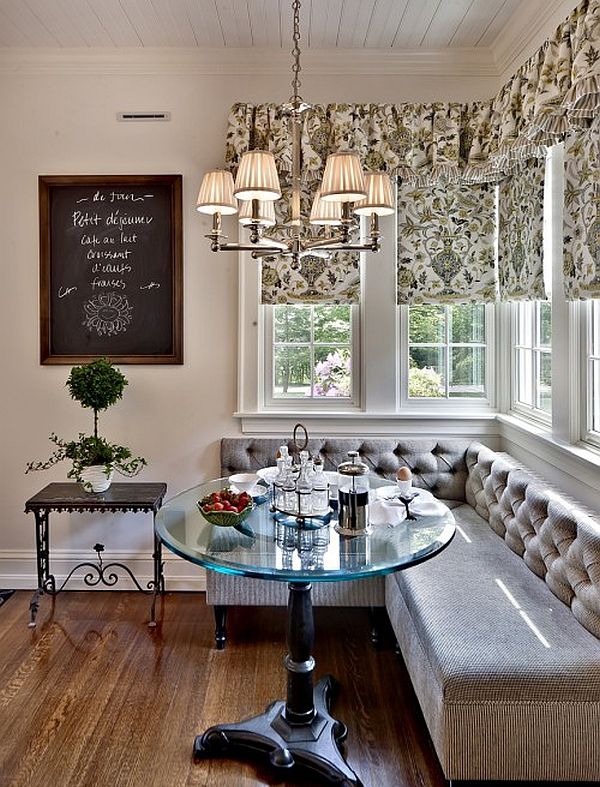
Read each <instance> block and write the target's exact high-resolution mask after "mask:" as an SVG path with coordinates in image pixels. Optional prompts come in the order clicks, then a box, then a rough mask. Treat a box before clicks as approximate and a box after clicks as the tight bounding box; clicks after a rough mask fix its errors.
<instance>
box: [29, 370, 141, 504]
mask: <svg viewBox="0 0 600 787" xmlns="http://www.w3.org/2000/svg"><path fill="white" fill-rule="evenodd" d="M126 385H127V380H126V378H125V375H124V374H122V373H121V372H120V371H119V369H117V368H116V367H115V366H113V365H112V364H111V362H110V361H109V360H108V359H107V358H98V359H97V360H95V361H91V363H88V364H83V365H82V366H74V367H73V368H72V369H71V373H70V374H69V378H68V380H67V382H66V386H67V388H68V389H69V393H70V394H71V398H72V399H75V400H76V401H78V402H79V404H80V405H81V406H82V407H86V408H90V409H91V410H93V411H94V434H93V435H86V434H84V433H83V432H80V433H79V437H78V439H77V440H71V441H66V440H63V439H62V438H60V437H58V436H57V435H56V434H54V432H53V433H52V434H51V435H50V442H52V443H54V445H55V446H56V448H55V450H54V451H53V453H52V454H51V455H50V457H49V458H48V459H47V460H46V461H44V462H28V463H27V466H26V468H25V472H26V473H30V472H32V471H34V470H47V469H48V468H49V467H52V466H53V465H55V464H57V463H58V462H62V460H63V459H70V460H71V462H72V468H71V470H69V472H68V473H67V477H68V478H74V479H75V480H77V481H79V482H80V483H82V484H83V485H84V487H85V488H86V489H88V490H89V489H90V488H91V485H90V484H89V482H87V481H84V480H83V478H82V472H83V471H85V469H86V468H87V467H93V466H95V465H102V466H104V469H105V472H106V475H107V477H108V476H109V475H110V473H111V472H112V470H117V471H118V472H120V473H121V474H122V475H126V476H134V475H137V474H138V473H139V472H140V470H141V469H142V468H143V467H144V466H145V465H146V460H145V459H144V458H143V457H141V456H135V457H134V456H132V454H131V451H130V450H129V448H126V447H125V446H122V445H117V444H116V443H109V442H108V441H107V440H105V439H104V437H99V436H98V413H99V412H100V411H101V410H106V409H108V408H109V407H110V406H111V405H113V404H115V402H117V401H118V400H119V399H121V398H122V397H123V390H124V388H125V386H126Z"/></svg>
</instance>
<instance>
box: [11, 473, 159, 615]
mask: <svg viewBox="0 0 600 787" xmlns="http://www.w3.org/2000/svg"><path fill="white" fill-rule="evenodd" d="M166 492H167V485H166V484H164V483H160V484H142V483H134V482H130V483H117V484H112V485H111V486H110V487H109V489H107V490H106V492H98V493H95V492H86V491H85V490H84V489H83V488H82V486H81V485H80V484H77V483H58V484H56V483H54V484H48V486H45V487H44V488H43V489H42V490H41V491H39V492H38V493H37V494H36V495H34V496H33V497H31V498H30V499H29V500H28V501H27V502H26V503H25V513H26V514H27V513H29V512H30V511H33V515H34V517H35V546H36V562H37V577H38V586H37V590H36V591H35V593H34V594H33V597H32V599H31V603H30V605H29V609H30V613H31V619H30V622H29V626H31V627H33V626H35V620H36V616H37V611H38V607H39V600H40V597H41V596H43V594H44V593H47V594H48V595H50V596H56V595H58V593H60V592H61V590H63V589H64V587H65V585H66V584H67V582H68V581H69V580H70V579H71V577H72V576H73V574H74V573H75V571H77V569H79V568H82V567H85V568H87V569H89V571H88V573H87V574H86V575H85V576H84V578H83V581H84V582H85V584H86V585H88V586H89V587H93V586H95V585H98V584H99V583H100V582H101V583H102V584H103V585H106V586H107V587H112V586H113V585H115V584H116V583H117V581H118V576H117V574H116V573H115V572H114V570H113V571H110V570H111V569H115V568H119V569H122V570H123V571H125V572H126V573H127V574H128V575H129V576H130V577H131V579H132V580H133V582H134V584H135V586H136V587H137V589H138V590H141V591H142V592H148V593H152V594H153V597H152V606H151V610H150V622H149V623H148V625H149V626H156V617H155V609H156V596H157V594H158V593H164V590H165V578H164V573H163V560H162V544H161V542H160V539H159V538H158V537H157V535H156V532H155V531H154V527H153V538H154V552H153V553H152V558H153V561H154V578H153V579H152V580H151V581H150V582H148V584H147V590H146V591H145V590H144V588H142V586H141V585H140V584H139V582H138V581H137V579H136V578H135V576H134V574H133V572H132V571H131V569H130V568H129V567H128V566H126V565H124V564H123V563H114V562H113V563H107V564H106V565H103V563H102V555H101V553H102V551H103V550H104V546H103V545H102V544H96V545H95V546H94V549H95V550H96V553H97V555H98V562H97V563H91V562H87V561H84V562H83V563H79V564H78V565H76V566H75V567H74V568H73V569H72V570H71V571H70V572H69V574H68V575H67V577H66V578H65V580H64V582H63V583H62V585H61V586H60V587H59V588H58V589H57V588H56V580H55V578H54V576H53V574H52V573H51V571H50V512H51V511H70V512H71V511H79V512H84V511H100V512H102V513H106V512H117V511H123V512H126V511H132V512H134V513H138V512H142V513H150V512H152V522H153V525H154V519H155V517H156V514H157V512H158V510H159V508H160V507H161V506H162V502H163V498H164V496H165V494H166ZM107 572H109V573H107Z"/></svg>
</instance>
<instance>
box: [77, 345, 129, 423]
mask: <svg viewBox="0 0 600 787" xmlns="http://www.w3.org/2000/svg"><path fill="white" fill-rule="evenodd" d="M127 384H128V383H127V380H126V378H125V375H124V374H122V372H120V371H119V369H117V368H116V367H115V366H113V365H112V363H111V362H110V361H109V360H108V359H107V358H98V360H96V361H92V362H91V363H86V364H84V365H83V366H74V367H73V368H72V369H71V374H70V375H69V379H68V380H67V383H66V385H67V388H68V389H69V393H70V394H71V399H76V400H77V401H78V402H79V403H80V404H81V406H82V407H89V408H91V409H92V410H93V411H94V437H98V413H99V411H100V410H107V409H108V408H109V407H110V406H111V405H113V404H115V402H117V401H118V400H119V399H122V398H123V390H124V388H125V386H126V385H127Z"/></svg>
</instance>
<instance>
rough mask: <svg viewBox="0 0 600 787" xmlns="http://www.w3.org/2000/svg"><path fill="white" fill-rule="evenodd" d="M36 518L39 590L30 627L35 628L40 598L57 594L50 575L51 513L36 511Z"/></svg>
mask: <svg viewBox="0 0 600 787" xmlns="http://www.w3.org/2000/svg"><path fill="white" fill-rule="evenodd" d="M34 516H35V547H36V564H37V580H38V584H37V588H36V590H35V592H34V594H33V596H32V597H31V601H30V602H29V613H30V620H29V624H28V625H29V627H30V628H34V627H35V624H36V617H37V612H38V609H39V606H40V597H41V596H43V595H44V593H50V594H51V595H54V594H55V593H56V581H55V579H54V576H53V575H52V574H51V573H50V512H49V511H47V510H45V509H39V510H36V511H34Z"/></svg>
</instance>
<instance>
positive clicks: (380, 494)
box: [369, 486, 448, 526]
mask: <svg viewBox="0 0 600 787" xmlns="http://www.w3.org/2000/svg"><path fill="white" fill-rule="evenodd" d="M374 491H375V499H374V500H372V502H371V503H370V505H369V521H370V523H371V524H372V525H392V526H394V525H399V524H400V522H403V521H404V520H405V519H406V507H405V505H404V503H403V502H402V501H401V500H400V499H399V498H398V487H396V486H383V487H379V488H378V489H375V490H374ZM415 491H417V490H415ZM418 492H419V494H418V496H417V497H415V498H414V500H412V501H411V502H410V504H409V509H410V512H411V514H413V515H414V516H443V514H445V512H446V511H447V510H448V506H446V505H444V503H440V501H439V500H436V499H435V497H434V496H433V495H432V494H431V492H429V491H428V490H427V489H419V490H418Z"/></svg>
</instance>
